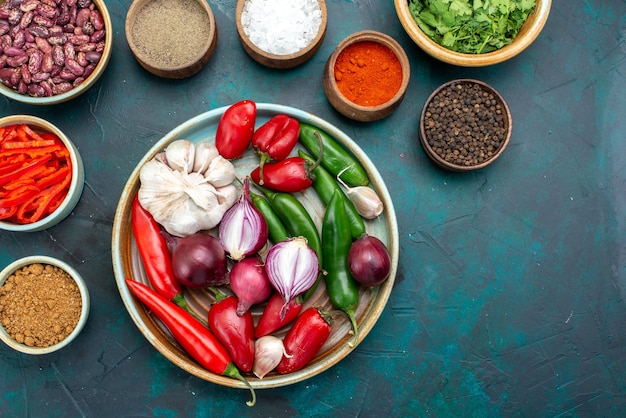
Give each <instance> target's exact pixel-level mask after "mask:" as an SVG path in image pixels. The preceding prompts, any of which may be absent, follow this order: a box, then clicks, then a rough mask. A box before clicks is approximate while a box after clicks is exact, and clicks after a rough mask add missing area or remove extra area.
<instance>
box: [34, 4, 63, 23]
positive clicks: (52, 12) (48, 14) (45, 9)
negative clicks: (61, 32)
mask: <svg viewBox="0 0 626 418" xmlns="http://www.w3.org/2000/svg"><path fill="white" fill-rule="evenodd" d="M36 10H37V13H39V15H40V16H43V17H45V18H48V19H50V20H52V21H54V20H55V19H56V18H57V17H58V16H59V9H57V8H56V6H55V5H54V3H53V5H52V6H51V5H49V4H45V3H39V5H38V6H37V8H36Z"/></svg>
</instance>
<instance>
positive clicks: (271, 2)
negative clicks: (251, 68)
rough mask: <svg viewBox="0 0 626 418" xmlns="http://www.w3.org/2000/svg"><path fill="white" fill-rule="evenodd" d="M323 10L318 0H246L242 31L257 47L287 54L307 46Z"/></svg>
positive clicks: (319, 23)
mask: <svg viewBox="0 0 626 418" xmlns="http://www.w3.org/2000/svg"><path fill="white" fill-rule="evenodd" d="M321 23H322V10H321V8H320V5H319V3H318V1H317V0H247V1H246V2H245V4H244V6H243V10H242V13H241V25H242V27H243V31H244V33H245V34H246V36H248V38H250V41H251V42H252V43H253V44H254V45H256V47H257V48H259V49H262V50H263V51H265V52H268V53H270V54H275V55H288V54H293V53H296V52H298V51H300V50H302V49H304V48H306V47H307V46H308V45H309V44H310V43H311V41H313V39H314V38H315V37H316V36H317V33H318V31H319V28H320V25H321Z"/></svg>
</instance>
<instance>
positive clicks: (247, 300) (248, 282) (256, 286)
mask: <svg viewBox="0 0 626 418" xmlns="http://www.w3.org/2000/svg"><path fill="white" fill-rule="evenodd" d="M230 289H231V290H232V291H233V293H234V294H235V296H237V299H238V300H239V303H238V304H237V315H239V316H242V315H243V314H245V313H246V311H247V310H248V309H250V306H252V305H256V304H257V303H261V302H265V301H266V300H267V299H268V298H269V297H270V295H271V294H272V284H271V283H270V280H269V278H268V277H267V273H266V272H265V266H263V261H262V260H261V259H260V258H259V257H249V258H244V259H243V260H241V261H238V262H237V263H235V265H234V266H233V267H232V268H231V269H230Z"/></svg>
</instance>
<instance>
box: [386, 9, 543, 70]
mask: <svg viewBox="0 0 626 418" xmlns="http://www.w3.org/2000/svg"><path fill="white" fill-rule="evenodd" d="M394 3H395V7H396V12H397V15H398V18H399V20H400V23H401V24H402V26H403V27H404V30H405V31H406V32H407V34H408V35H409V37H410V38H411V39H413V41H414V42H415V43H416V44H417V45H418V46H419V47H420V48H421V49H422V50H423V51H424V52H426V53H427V54H429V55H430V56H432V57H433V58H436V59H438V60H440V61H443V62H445V63H448V64H453V65H458V66H461V67H484V66H488V65H494V64H499V63H501V62H504V61H506V60H508V59H511V58H513V57H514V56H516V55H518V54H519V53H521V52H522V51H524V50H525V49H526V48H528V46H530V44H532V43H533V42H534V40H535V39H536V38H537V37H538V36H539V33H541V31H542V30H543V27H544V26H545V24H546V22H547V20H548V16H549V14H550V8H551V5H552V0H536V4H535V10H534V11H533V13H531V14H530V15H529V17H528V19H527V20H526V22H525V23H524V25H523V26H522V29H521V30H520V33H521V34H523V35H524V36H523V37H521V38H519V40H518V41H516V42H512V43H510V44H508V45H505V46H503V47H502V48H500V49H498V50H496V51H491V52H487V53H484V54H464V53H461V52H456V51H452V50H450V49H447V48H445V47H443V46H441V45H439V44H438V43H437V42H435V41H433V40H432V39H430V38H429V37H428V36H427V35H426V34H425V33H424V32H422V30H421V29H420V28H419V26H418V25H417V23H415V20H414V19H413V16H412V15H411V12H410V10H409V2H408V0H394ZM531 17H532V18H531ZM518 36H519V35H518Z"/></svg>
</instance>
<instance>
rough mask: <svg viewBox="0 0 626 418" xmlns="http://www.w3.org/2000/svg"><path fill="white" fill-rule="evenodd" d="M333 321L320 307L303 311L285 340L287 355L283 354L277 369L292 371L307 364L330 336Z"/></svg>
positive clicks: (286, 371) (282, 372)
mask: <svg viewBox="0 0 626 418" xmlns="http://www.w3.org/2000/svg"><path fill="white" fill-rule="evenodd" d="M332 322H333V321H332V318H331V316H330V314H329V313H328V312H326V311H323V310H321V309H320V308H316V307H310V308H308V309H306V310H305V311H304V312H302V315H300V316H299V317H298V319H296V322H294V324H293V326H292V327H291V329H290V330H289V332H288V333H287V335H286V336H285V339H284V340H283V344H284V345H285V352H286V353H287V356H283V358H282V360H281V361H280V363H278V366H276V371H277V372H278V373H280V374H285V373H292V372H295V371H298V370H300V369H302V368H303V367H304V366H306V365H307V364H308V363H309V362H310V361H311V360H312V359H313V357H315V355H316V354H317V353H318V352H319V351H320V349H321V348H322V346H323V345H324V343H325V342H326V341H327V340H328V337H330V332H331V331H332Z"/></svg>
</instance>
